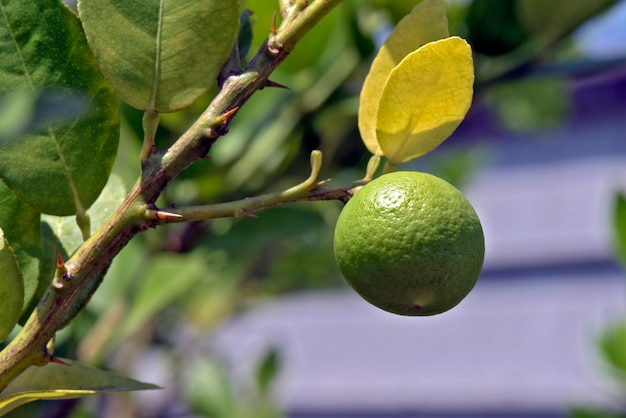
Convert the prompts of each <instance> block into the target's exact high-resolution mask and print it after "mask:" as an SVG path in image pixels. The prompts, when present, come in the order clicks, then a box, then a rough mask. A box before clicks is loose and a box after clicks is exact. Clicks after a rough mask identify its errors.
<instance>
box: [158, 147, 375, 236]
mask: <svg viewBox="0 0 626 418" xmlns="http://www.w3.org/2000/svg"><path fill="white" fill-rule="evenodd" d="M321 164H322V153H321V152H320V151H313V152H312V153H311V175H310V176H309V178H308V179H306V180H305V181H303V182H302V183H300V184H298V185H297V186H294V187H291V188H289V189H287V190H284V191H281V192H274V193H267V194H263V195H260V196H255V197H250V198H246V199H242V200H237V201H234V202H225V203H218V204H212V205H198V206H188V207H184V208H175V209H168V210H167V212H164V211H159V210H155V209H148V211H147V213H146V216H147V217H149V218H151V219H154V220H155V223H156V224H158V225H162V224H168V223H179V222H188V221H201V220H206V219H215V218H228V217H240V216H254V215H253V213H254V212H256V211H259V210H262V209H268V208H271V207H275V206H282V205H286V204H288V203H293V202H298V201H312V200H341V201H343V202H347V201H348V200H349V199H350V197H352V193H353V189H354V188H356V187H360V186H363V185H364V184H365V181H358V182H354V183H352V184H349V185H347V186H344V187H340V188H324V187H323V186H324V185H325V184H326V182H325V181H321V182H317V176H318V175H319V171H320V168H321ZM155 226H156V225H155Z"/></svg>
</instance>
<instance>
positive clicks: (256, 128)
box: [0, 0, 626, 418]
mask: <svg viewBox="0 0 626 418" xmlns="http://www.w3.org/2000/svg"><path fill="white" fill-rule="evenodd" d="M416 3H417V1H415V0H413V1H395V0H345V1H344V3H343V4H342V5H341V6H340V7H338V8H337V9H336V10H334V11H333V12H332V13H331V14H330V15H329V16H328V18H327V19H325V20H323V21H322V23H321V24H320V25H318V26H317V27H316V28H315V29H314V30H313V31H312V32H311V33H310V34H308V35H307V36H306V37H305V38H304V40H303V41H302V43H301V44H299V45H298V47H297V48H296V50H295V51H294V52H293V53H292V54H291V56H289V57H288V58H287V60H286V61H285V63H284V64H283V65H281V66H280V67H279V68H278V70H277V71H276V72H275V73H274V74H273V75H272V77H271V78H272V80H273V81H275V82H277V83H280V84H283V85H285V86H288V87H289V89H270V88H266V89H264V90H263V91H260V92H258V93H257V94H255V95H254V96H253V98H252V99H251V100H250V101H249V102H248V103H247V104H246V106H244V107H243V108H242V109H241V110H240V112H239V113H238V115H237V117H236V118H235V119H234V121H233V123H232V125H231V127H230V132H229V133H228V135H227V136H225V137H224V138H222V139H220V140H219V141H218V142H217V143H216V144H215V146H214V147H213V149H212V150H211V152H210V155H209V158H207V159H206V160H204V161H202V162H200V163H198V164H196V165H194V166H193V167H191V168H190V169H189V170H188V171H187V172H186V173H184V175H183V176H181V177H180V178H179V179H177V180H176V181H174V182H173V183H172V184H171V185H170V186H169V187H168V188H167V189H166V192H165V193H164V195H163V196H162V200H161V201H160V202H158V203H159V205H160V206H161V207H168V206H174V205H176V206H184V205H190V204H200V203H211V202H219V201H228V200H234V199H241V198H244V197H246V196H252V195H256V194H259V193H263V192H266V191H274V190H280V189H283V188H286V187H290V186H292V185H294V184H297V183H299V182H300V181H302V180H303V179H304V178H306V177H307V176H308V174H309V154H310V152H311V150H313V149H320V150H321V151H322V152H323V155H324V166H323V169H322V174H321V177H322V178H330V177H332V180H333V182H335V183H337V184H341V183H342V182H344V181H351V180H354V179H355V178H360V177H362V176H363V174H364V173H365V166H366V164H367V161H368V158H369V155H368V153H367V151H366V150H365V148H364V147H363V145H362V143H361V141H360V139H359V137H358V130H357V103H358V95H359V91H360V86H361V83H362V81H363V78H364V76H365V74H366V72H367V70H368V68H369V65H370V63H371V59H372V57H373V55H374V53H375V51H376V48H377V46H378V45H380V43H381V41H382V40H384V37H385V34H387V33H388V32H389V30H390V28H391V27H392V26H393V25H394V24H395V23H397V22H398V21H399V20H400V19H401V18H402V17H403V16H404V15H406V14H407V13H408V12H409V11H410V10H411V9H412V8H413V6H414V5H415V4H416ZM449 3H450V4H449V19H450V31H451V33H452V34H457V35H460V36H464V37H467V38H468V40H469V41H470V43H472V46H473V50H474V63H475V66H476V70H477V80H476V95H475V103H474V107H476V108H478V107H481V106H486V107H487V108H488V109H491V111H492V112H493V114H494V115H495V116H496V118H497V119H498V120H500V123H501V125H502V126H503V127H505V128H507V129H512V130H520V131H529V130H536V129H546V128H550V127H554V126H557V125H558V124H559V123H561V122H562V121H564V120H566V118H567V117H568V111H569V105H570V99H569V84H568V82H569V81H570V80H571V78H572V76H573V75H574V74H572V73H571V72H569V70H567V69H566V68H569V67H567V66H563V65H562V64H563V63H564V62H580V61H584V57H581V56H580V55H579V54H578V53H577V51H576V49H575V47H574V46H573V45H572V42H571V39H570V38H568V35H569V34H571V33H572V32H573V31H574V30H575V28H576V27H577V26H578V25H579V24H580V23H582V22H584V21H587V20H589V19H591V18H592V17H593V16H595V15H596V14H598V13H600V12H601V11H603V10H605V9H606V8H608V7H609V6H610V5H611V4H613V2H612V1H589V2H569V1H558V2H557V1H554V2H552V1H551V2H545V1H542V2H537V1H531V0H517V1H515V0H507V1H502V0H474V1H473V2H458V1H450V2H449ZM550 4H552V6H553V9H550V10H551V11H550V13H548V12H547V11H545V10H544V11H545V13H544V14H542V15H539V14H536V10H543V9H542V8H543V7H546V5H550ZM242 5H243V7H244V8H245V9H249V11H250V12H247V11H246V12H244V13H245V15H244V16H243V17H242V21H243V22H244V23H246V24H244V25H242V30H241V31H240V35H241V36H242V38H241V39H240V43H239V46H240V53H241V54H242V56H243V60H244V61H245V60H246V59H250V57H251V55H252V54H253V53H254V52H255V51H256V50H257V49H258V48H259V46H260V45H261V43H262V42H263V40H264V39H265V38H266V36H267V34H268V33H269V30H270V28H271V22H272V17H273V15H274V14H275V13H276V14H277V15H279V13H278V7H279V6H278V2H277V1H267V0H245V1H243V4H242ZM532 10H535V11H533V12H532V13H531V11H532ZM542 13H543V12H542ZM529 16H530V17H534V18H533V19H530V20H529ZM542 16H544V17H542ZM545 16H548V17H549V18H550V19H551V20H550V24H548V25H546V24H545V23H542V22H541V21H540V20H539V19H540V18H545ZM555 17H557V18H556V19H555ZM248 24H249V25H248ZM548 28H549V29H550V32H549V33H546V32H542V30H544V29H545V30H547V29H548ZM248 45H249V50H247V49H248ZM246 52H247V54H246ZM610 65H611V64H610V63H606V65H599V66H597V67H596V68H597V70H598V71H603V70H604V69H606V68H610ZM547 73H549V74H550V76H546V75H545V74H547ZM214 94H215V91H211V92H209V93H207V94H206V95H204V96H202V97H201V98H200V99H199V100H198V101H197V102H196V103H195V104H194V105H192V106H191V107H190V108H187V109H185V110H182V111H179V112H176V113H171V114H164V115H162V117H161V125H160V127H159V131H158V132H157V137H156V141H157V145H158V147H159V148H160V149H164V148H166V147H167V146H169V145H170V144H172V143H173V142H174V141H175V140H176V139H177V138H178V137H179V136H180V135H181V134H182V133H183V132H184V131H185V130H186V129H187V127H188V126H190V124H191V123H192V122H193V120H194V118H196V117H197V116H198V115H199V114H200V113H201V111H202V110H203V109H204V108H205V107H206V105H207V104H208V103H209V102H210V99H211V97H212V96H213V95H214ZM79 99H80V98H77V99H76V100H77V102H76V103H79ZM50 100H54V97H53V96H52V97H51V98H50ZM9 104H14V105H15V106H19V107H21V108H25V109H32V108H33V106H39V103H35V104H34V103H33V101H32V98H29V97H21V96H16V97H11V98H6V99H5V100H4V101H3V102H0V106H2V107H5V106H8V105H9ZM67 105H68V106H69V105H74V103H73V102H71V103H67ZM121 106H122V128H121V129H122V138H121V144H120V150H119V153H118V159H117V161H116V165H115V167H114V172H115V173H117V174H118V175H119V176H120V177H121V178H122V179H123V181H124V182H125V183H126V184H127V185H132V183H133V182H134V181H135V179H136V178H137V176H138V174H139V167H138V163H137V156H138V154H139V149H140V147H141V139H140V138H142V136H143V133H142V131H141V117H142V113H141V112H139V111H137V110H135V109H132V108H130V107H129V106H127V105H124V104H122V105H121ZM3 113H4V112H3ZM20 114H22V115H26V116H24V117H23V118H22V119H20V120H19V124H17V125H16V124H13V125H12V126H13V127H14V128H15V129H25V128H23V127H24V126H27V125H28V124H31V123H34V122H33V120H34V119H33V116H32V115H31V114H30V113H28V112H24V113H20ZM3 117H4V116H3ZM5 126H7V124H6V123H4V122H3V119H0V135H11V134H13V132H10V130H8V128H6V127H5ZM435 154H436V155H434V156H432V157H429V158H428V159H425V161H424V162H420V164H422V165H421V166H420V169H424V168H427V169H429V170H431V171H433V172H435V173H436V174H438V175H440V176H442V177H444V178H446V179H448V180H450V181H451V182H453V183H454V184H457V185H462V184H463V183H464V182H466V181H467V179H468V178H469V176H470V175H471V173H472V172H473V171H474V170H475V169H476V168H477V167H479V166H480V164H482V162H483V159H484V156H485V154H484V153H483V152H482V150H481V148H480V146H479V145H478V146H475V144H466V143H463V140H462V138H455V137H453V138H452V139H451V140H450V142H449V143H447V144H446V145H445V146H443V147H442V148H441V151H439V152H438V153H435ZM622 206H623V204H622ZM340 210H341V204H340V203H338V202H319V203H306V204H297V205H290V206H287V207H280V208H274V209H270V210H266V211H263V212H260V213H259V214H258V218H248V217H242V218H235V219H218V220H214V221H210V222H196V223H191V224H181V225H171V226H168V227H164V228H159V229H156V230H152V231H148V232H147V233H145V234H142V235H140V236H137V237H136V238H134V240H133V241H132V242H131V243H130V245H128V246H127V247H126V248H125V249H124V250H123V251H122V253H121V254H120V255H119V257H117V258H116V260H115V262H114V264H113V265H112V266H111V268H110V270H109V272H108V276H107V279H106V280H105V281H104V283H103V284H102V286H101V288H100V289H99V291H98V292H96V294H95V296H94V298H93V300H92V301H91V303H90V304H89V306H88V309H87V310H86V311H85V312H84V313H83V314H81V316H80V317H79V318H78V320H77V321H75V323H73V324H72V325H71V326H70V327H68V328H66V329H65V330H63V331H62V332H61V333H60V334H59V335H58V337H57V347H58V348H57V351H58V354H59V355H61V356H66V357H75V358H78V359H79V360H81V361H83V362H88V363H92V364H96V365H107V366H108V367H110V368H112V369H115V370H120V371H123V370H125V369H133V368H134V367H136V364H137V363H138V362H139V361H140V359H141V358H142V356H146V353H149V352H152V351H154V350H155V349H158V350H159V352H161V353H164V354H163V355H164V356H165V357H166V358H167V359H168V361H169V362H170V363H171V364H172V365H173V366H172V370H169V371H168V372H166V375H165V377H164V379H166V380H167V381H171V382H172V383H171V386H180V387H181V388H182V389H181V391H182V392H183V393H182V394H180V396H181V397H182V398H183V399H184V401H185V402H186V404H187V406H186V407H185V408H184V409H185V410H186V411H187V410H191V411H193V413H194V414H196V415H197V416H206V417H224V418H232V417H253V416H254V417H275V416H280V414H279V412H278V410H277V409H276V406H275V405H273V403H272V390H271V389H272V381H273V380H274V379H275V378H276V377H277V376H280V361H279V360H280V356H279V355H278V353H276V352H274V351H271V350H270V351H269V352H268V353H267V356H266V357H265V358H263V359H260V361H259V366H258V367H259V368H258V370H257V375H256V377H253V379H252V381H253V383H251V384H248V387H247V388H241V386H242V382H238V381H236V380H233V377H232V376H230V374H229V370H228V368H227V367H226V366H225V365H224V364H221V363H220V362H219V359H217V358H215V357H214V356H213V355H212V354H213V353H211V350H209V349H205V350H203V351H202V353H200V354H197V353H196V354H194V355H193V356H192V355H190V354H189V353H188V352H187V351H186V349H185V348H186V347H188V346H192V345H193V343H194V342H197V341H198V340H204V339H206V338H207V335H210V333H211V331H212V330H213V329H215V327H218V326H219V325H222V324H223V323H224V322H225V321H227V320H229V319H230V318H232V316H233V315H236V314H238V313H240V312H242V311H244V310H246V309H249V308H251V307H254V306H257V305H259V304H262V303H266V301H267V300H270V299H271V297H274V296H277V295H280V294H284V293H286V292H293V291H302V290H306V289H313V288H338V287H342V286H345V284H344V282H343V280H341V279H340V275H339V273H338V270H337V268H336V266H335V264H334V261H333V255H332V229H333V225H334V222H335V219H336V218H337V215H338V213H339V211H340ZM621 210H622V211H623V209H621ZM620 219H621V220H622V221H620V222H623V219H626V216H623V215H622V216H621V217H620ZM620 228H621V227H620ZM621 229H623V228H621ZM623 240H624V239H623V238H621V241H623ZM622 246H623V245H622ZM622 332H623V329H622ZM620 335H621V334H620ZM613 337H615V335H613ZM613 337H611V339H610V341H609V340H606V341H604V340H603V341H604V343H603V344H602V347H603V350H604V352H605V354H606V355H607V357H609V358H613V357H614V358H615V359H616V360H615V361H616V362H621V361H622V360H623V358H621V357H620V358H621V360H619V359H618V357H619V356H618V354H616V353H618V352H616V351H615V348H614V347H615V344H622V345H620V347H621V348H620V349H623V350H624V351H622V352H626V348H625V347H624V346H623V335H622V337H621V339H619V341H621V343H620V342H616V341H617V340H615V338H613ZM607 344H608V345H607ZM181 347H182V348H181ZM609 352H610V353H613V354H609ZM616 356H617V357H616ZM616 364H617V363H616ZM619 364H621V363H619ZM134 375H137V374H136V373H134ZM139 377H140V378H141V376H139ZM244 386H245V385H244ZM105 399H109V398H105ZM164 399H166V400H167V399H169V398H167V396H165V395H164ZM171 400H172V401H174V400H175V399H171ZM178 400H179V399H178ZM133 405H134V404H133V402H132V397H131V398H129V400H128V401H127V403H125V408H126V411H127V412H128V416H138V415H137V411H134V412H133V408H139V406H133ZM137 405H140V403H137ZM99 408H100V411H101V412H100V413H98V415H94V414H95V413H94V412H88V411H87V410H86V408H84V407H78V408H77V409H72V408H69V409H68V411H70V412H71V411H72V410H74V411H75V415H74V416H75V417H93V416H118V415H115V412H110V415H106V412H102V411H103V410H104V411H106V410H107V409H106V408H103V407H102V405H100V407H99ZM153 408H156V406H153ZM162 408H163V409H164V410H155V411H151V413H152V414H153V415H154V416H161V415H160V414H161V413H165V409H166V407H165V406H162ZM70 412H68V413H65V414H64V415H58V416H69V414H70ZM43 414H45V412H43ZM593 414H594V413H593V412H590V411H585V410H577V411H576V412H575V415H574V416H576V417H599V416H606V417H608V416H611V415H597V414H596V415H593ZM8 416H10V417H23V416H29V417H33V416H38V415H37V410H36V408H35V407H31V408H28V409H23V410H21V409H18V410H16V411H14V412H13V413H12V414H10V415H8ZM40 416H45V415H40Z"/></svg>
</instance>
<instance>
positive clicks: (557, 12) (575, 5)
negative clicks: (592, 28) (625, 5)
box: [516, 0, 615, 43]
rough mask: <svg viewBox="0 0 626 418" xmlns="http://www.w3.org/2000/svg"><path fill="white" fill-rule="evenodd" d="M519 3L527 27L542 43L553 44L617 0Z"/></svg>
mask: <svg viewBox="0 0 626 418" xmlns="http://www.w3.org/2000/svg"><path fill="white" fill-rule="evenodd" d="M516 3H517V13H518V14H519V16H520V19H521V21H522V22H523V23H524V25H525V26H526V27H527V28H528V29H529V30H530V31H531V32H533V33H534V34H535V35H536V36H537V37H538V38H539V39H540V40H541V41H543V42H546V43H551V42H554V41H556V40H559V39H560V38H562V37H564V36H566V35H568V34H569V33H571V32H572V31H573V30H574V29H576V28H577V27H578V26H579V25H580V24H581V23H583V22H585V21H586V20H588V19H590V18H591V17H593V16H594V15H596V14H598V13H600V12H602V11H604V10H606V9H607V8H608V7H610V6H611V5H613V4H614V3H615V0H586V1H576V2H572V1H570V0H550V1H544V0H519V1H517V2H516Z"/></svg>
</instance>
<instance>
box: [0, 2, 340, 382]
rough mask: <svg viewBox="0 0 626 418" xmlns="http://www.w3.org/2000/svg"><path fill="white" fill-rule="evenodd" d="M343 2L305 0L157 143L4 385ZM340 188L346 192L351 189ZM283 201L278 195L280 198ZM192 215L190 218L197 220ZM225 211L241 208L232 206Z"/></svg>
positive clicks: (1, 360) (4, 369)
mask: <svg viewBox="0 0 626 418" xmlns="http://www.w3.org/2000/svg"><path fill="white" fill-rule="evenodd" d="M339 3H341V0H312V1H308V2H307V1H306V0H298V1H297V4H298V6H299V7H300V9H299V10H297V11H296V12H295V13H293V14H290V15H289V19H287V20H285V21H283V23H282V24H281V26H280V27H279V28H278V29H277V30H276V33H274V34H272V35H271V36H270V39H269V40H268V41H267V42H266V43H264V44H263V45H262V46H261V48H260V49H259V51H258V52H257V54H256V55H255V57H254V58H253V59H252V60H251V62H250V64H249V65H248V67H247V68H245V69H244V71H243V72H242V73H241V74H239V75H233V76H230V77H228V78H227V79H226V80H225V81H224V84H223V86H222V89H221V90H220V92H219V93H218V95H217V96H216V97H215V98H214V99H213V101H212V102H211V104H210V105H209V107H208V108H207V109H206V110H205V112H204V113H203V114H202V115H201V116H200V118H198V120H197V121H196V122H195V123H194V124H193V126H191V127H190V128H189V130H188V131H187V132H185V133H184V134H183V135H182V136H181V137H180V138H179V140H178V141H176V143H175V144H174V145H172V147H171V148H170V149H168V150H167V151H166V152H165V153H163V154H162V153H159V152H156V150H151V151H150V152H149V153H148V155H146V156H145V157H146V158H145V159H144V160H143V161H142V176H141V178H140V179H139V180H138V181H137V183H136V184H135V186H134V187H133V189H132V190H131V191H130V193H129V194H128V196H127V197H126V199H125V200H124V202H123V203H122V205H121V206H120V208H119V209H118V210H117V211H116V212H115V213H114V214H113V216H112V217H111V219H110V220H109V221H107V223H106V224H105V225H104V226H103V227H102V228H101V229H100V230H99V231H97V232H96V233H95V234H93V235H92V237H91V238H90V239H89V240H87V241H86V242H85V243H84V244H83V245H82V246H81V248H79V249H78V251H77V252H76V253H75V254H74V255H73V256H72V258H71V259H70V260H68V261H67V262H66V263H65V269H66V272H65V274H63V275H62V277H57V278H55V280H54V285H51V286H50V287H49V288H48V290H47V292H46V294H45V295H44V296H43V298H42V299H41V301H40V302H39V304H38V306H37V307H36V308H35V310H34V311H33V313H32V315H31V316H30V318H29V319H28V321H27V322H26V324H25V325H24V327H23V328H22V330H21V332H20V333H19V334H18V335H17V337H16V338H15V339H14V340H13V341H11V342H10V344H9V345H8V346H7V347H5V349H4V350H3V351H2V352H0V391H2V390H3V389H4V388H6V386H7V385H8V384H9V383H10V382H11V381H12V380H13V379H15V378H16V377H17V376H18V375H19V374H20V373H22V372H23V371H24V370H26V369H27V368H28V367H30V366H32V365H44V364H46V363H47V362H49V361H50V360H51V359H52V353H49V352H48V350H47V349H46V345H47V343H48V342H49V341H50V340H51V338H52V337H53V336H54V334H55V333H56V332H57V331H58V330H59V329H61V328H62V327H63V326H65V325H67V324H68V323H69V322H70V321H71V320H72V319H73V318H74V317H75V316H76V314H78V312H79V311H80V310H82V308H83V307H84V306H85V305H86V304H87V302H88V301H89V299H90V297H91V295H92V294H93V292H94V291H95V290H96V288H97V287H98V285H99V284H100V282H101V280H102V278H103V277H104V274H105V272H106V270H107V268H108V266H109V265H110V264H111V262H112V260H113V258H114V257H115V256H116V255H117V254H118V253H119V252H120V251H121V250H122V248H124V246H126V244H127V243H128V242H129V241H130V240H131V239H132V237H133V236H135V235H136V234H137V233H139V232H141V231H144V230H146V229H148V228H150V227H152V226H155V224H159V222H156V223H155V220H154V219H153V218H151V217H150V216H146V215H149V214H150V212H149V211H148V209H150V208H152V207H153V205H154V202H155V201H156V199H157V198H158V197H159V195H160V194H161V192H162V191H163V189H164V188H165V187H166V186H167V184H168V183H169V182H170V181H171V180H173V179H174V178H176V177H177V176H178V175H179V174H180V173H182V172H183V171H184V170H185V169H187V168H188V167H189V166H190V165H192V164H193V163H195V162H196V161H198V160H199V159H201V158H203V157H204V156H206V155H207V153H208V152H209V150H210V149H211V146H212V145H213V143H214V142H215V141H216V140H217V139H218V138H219V137H220V136H221V135H223V134H224V133H225V132H226V130H227V127H228V123H229V121H230V119H231V117H232V116H233V115H234V114H235V113H236V111H237V109H239V108H240V107H241V106H242V105H243V104H245V103H246V101H247V100H248V99H249V98H250V96H252V94H254V93H255V92H256V91H257V90H260V89H262V88H263V87H265V86H266V85H267V83H268V76H269V75H270V74H271V73H272V72H273V71H274V69H275V68H276V67H277V66H278V65H279V64H280V63H281V62H282V61H283V60H284V59H285V58H286V57H287V56H288V55H289V53H290V52H291V51H292V50H293V48H294V47H295V45H296V44H297V42H298V41H299V40H300V39H302V37H303V36H304V35H305V34H306V33H307V32H308V31H309V30H310V29H312V28H313V27H314V26H315V25H316V24H317V23H318V22H319V21H320V20H321V19H322V18H323V17H324V16H325V15H326V14H327V13H328V12H330V10H332V9H333V8H334V7H335V6H337V5H338V4H339ZM325 193H328V194H326V195H325V196H326V197H330V196H333V194H332V193H331V192H325ZM336 193H338V194H337V198H339V199H341V193H345V191H343V192H336ZM315 196H320V197H321V196H323V194H322V195H316V194H315V193H311V194H310V195H309V196H308V199H309V200H311V199H314V198H315ZM275 198H276V196H275V197H274V199H275ZM260 200H263V199H262V198H260ZM288 201H293V199H292V200H289V199H287V197H285V203H287V202H288ZM280 203H281V202H280V201H279V200H275V201H273V203H272V204H273V205H276V204H280ZM226 205H228V204H226ZM260 208H261V207H258V208H255V210H256V209H260ZM190 216H191V217H189V218H185V220H192V215H190ZM225 216H233V215H232V212H231V214H230V215H225ZM161 223H164V222H161Z"/></svg>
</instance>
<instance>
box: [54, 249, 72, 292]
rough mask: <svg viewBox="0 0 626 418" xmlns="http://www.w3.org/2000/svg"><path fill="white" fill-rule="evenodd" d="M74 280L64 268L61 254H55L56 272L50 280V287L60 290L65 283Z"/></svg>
mask: <svg viewBox="0 0 626 418" xmlns="http://www.w3.org/2000/svg"><path fill="white" fill-rule="evenodd" d="M72 280H74V276H73V275H72V274H71V273H69V272H68V270H67V267H66V266H65V262H64V261H63V257H62V256H61V253H60V252H58V253H57V270H56V273H55V275H54V279H53V280H52V285H53V287H54V288H55V289H57V290H61V289H63V287H64V286H65V283H66V282H71V281H72Z"/></svg>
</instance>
